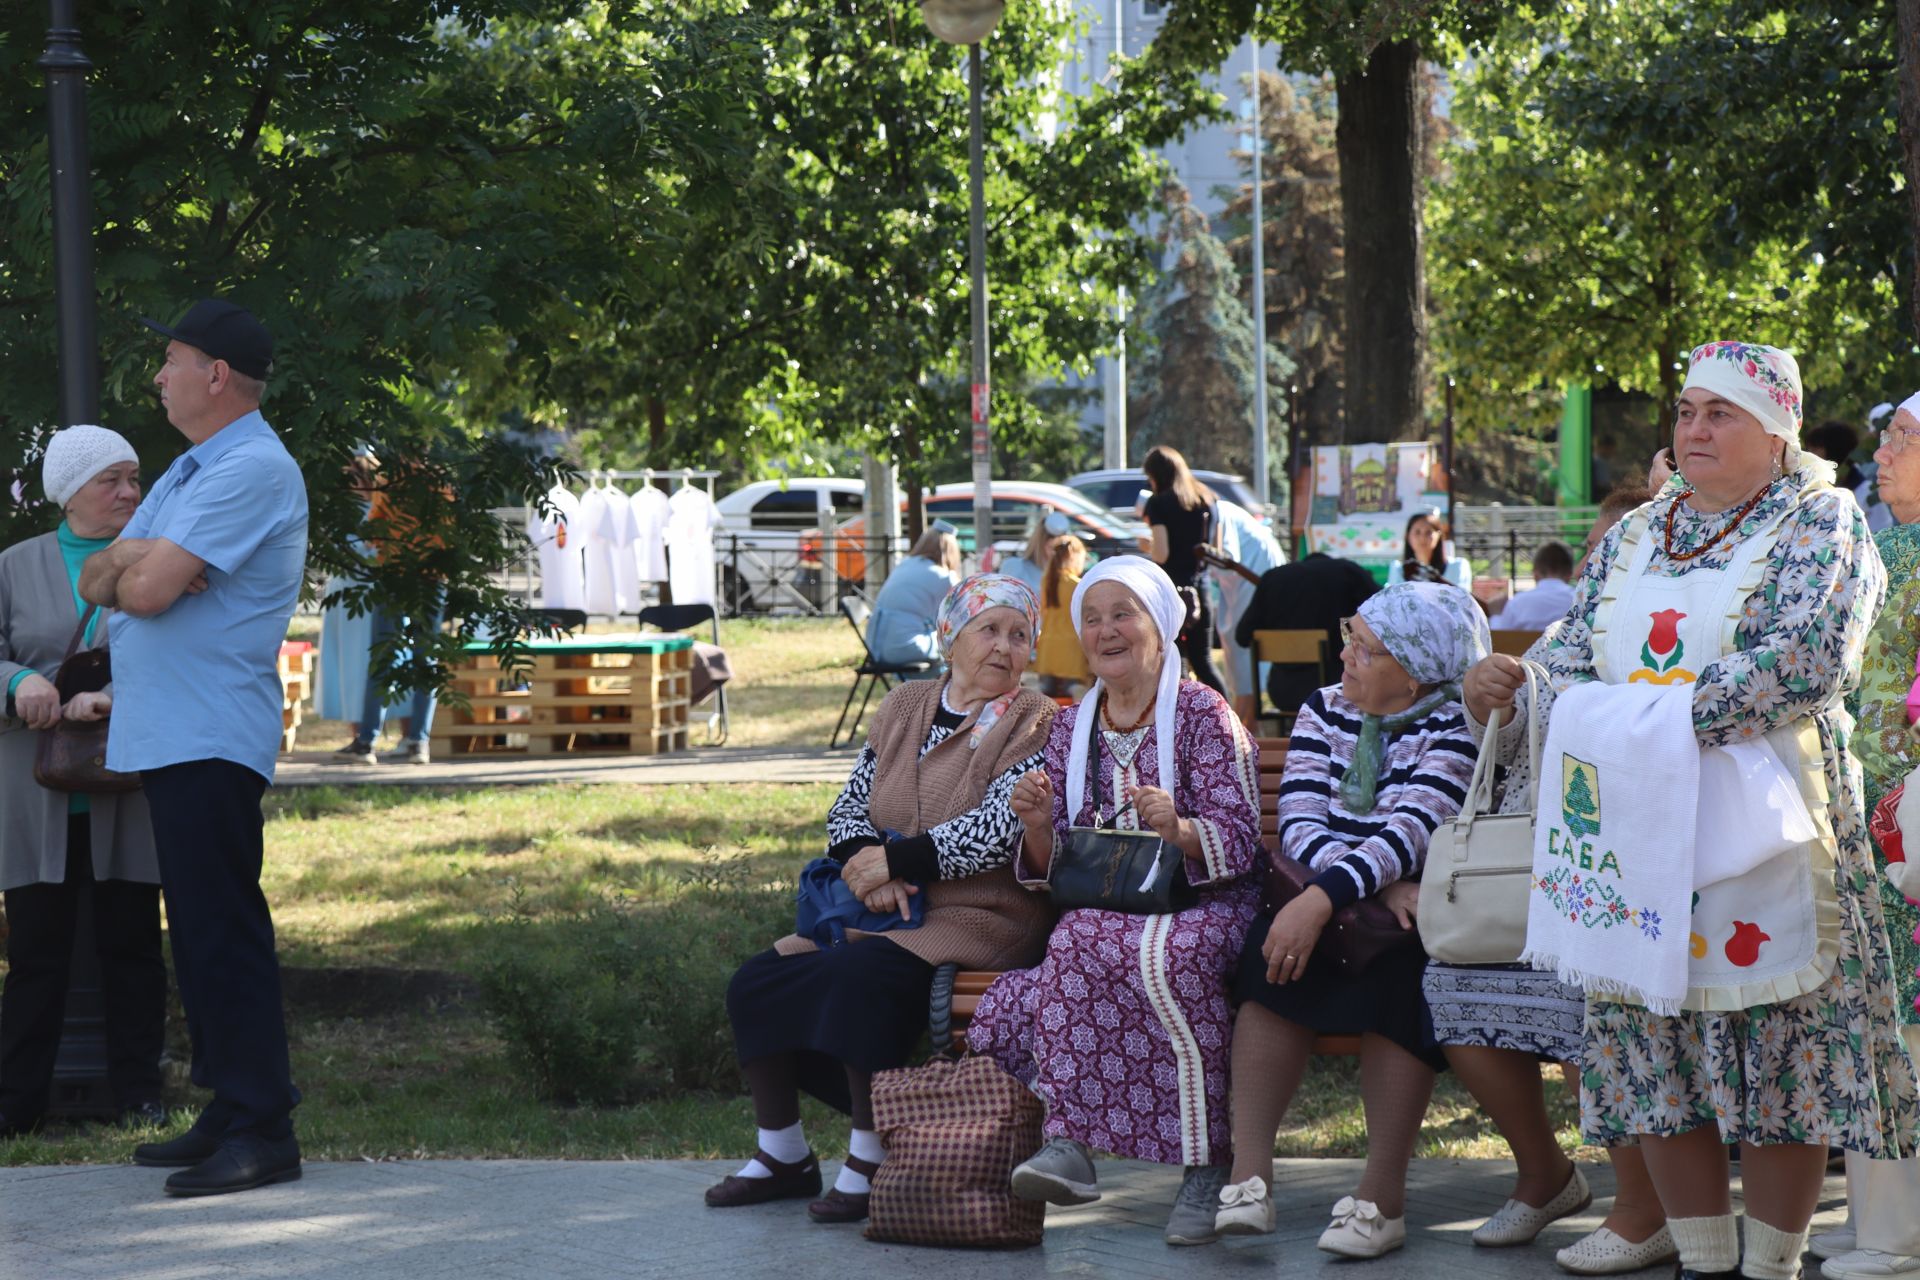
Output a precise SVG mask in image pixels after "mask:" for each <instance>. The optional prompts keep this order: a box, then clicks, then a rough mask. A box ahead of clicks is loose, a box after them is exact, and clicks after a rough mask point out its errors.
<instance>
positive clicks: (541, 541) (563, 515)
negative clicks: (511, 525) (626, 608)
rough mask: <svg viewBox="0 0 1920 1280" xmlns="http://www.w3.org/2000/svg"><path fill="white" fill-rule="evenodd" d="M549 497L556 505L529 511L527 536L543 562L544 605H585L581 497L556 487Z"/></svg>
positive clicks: (542, 600)
mask: <svg viewBox="0 0 1920 1280" xmlns="http://www.w3.org/2000/svg"><path fill="white" fill-rule="evenodd" d="M547 500H548V501H549V502H551V503H552V504H553V505H554V507H555V508H556V510H555V511H553V512H551V513H547V514H543V513H542V512H540V511H539V510H538V509H537V508H536V509H535V510H533V511H530V512H528V514H527V539H528V541H530V542H532V543H533V550H534V554H535V555H536V556H537V557H538V558H539V562H540V607H541V608H543V609H584V608H586V607H587V604H586V588H585V584H584V582H583V581H582V577H581V566H580V499H578V498H576V497H574V496H573V495H572V494H571V493H569V492H567V491H566V490H565V489H562V488H559V487H555V488H554V489H553V490H552V491H551V492H550V493H548V494H547Z"/></svg>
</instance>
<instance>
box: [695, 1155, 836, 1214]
mask: <svg viewBox="0 0 1920 1280" xmlns="http://www.w3.org/2000/svg"><path fill="white" fill-rule="evenodd" d="M753 1158H754V1159H755V1160H758V1161H759V1162H760V1163H761V1164H763V1165H765V1166H766V1167H767V1168H769V1169H771V1170H772V1171H773V1176H772V1177H768V1178H743V1177H741V1176H740V1175H739V1174H737V1173H736V1174H731V1175H729V1176H728V1177H726V1178H723V1179H721V1180H720V1182H719V1183H718V1184H717V1185H715V1186H711V1187H708V1188H707V1207H708V1208H710V1209H737V1208H739V1207H740V1206H741V1205H747V1204H766V1203H767V1202H768V1201H770V1200H798V1199H800V1198H801V1197H802V1196H817V1195H819V1194H820V1158H819V1157H818V1156H816V1155H814V1154H813V1152H811V1151H809V1152H807V1158H806V1159H805V1160H801V1161H798V1162H796V1163H794V1164H785V1163H782V1162H781V1161H779V1160H775V1159H774V1158H773V1157H772V1156H770V1155H768V1154H767V1153H766V1152H764V1151H756V1152H754V1153H753Z"/></svg>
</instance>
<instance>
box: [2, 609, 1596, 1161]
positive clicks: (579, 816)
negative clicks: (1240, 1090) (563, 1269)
mask: <svg viewBox="0 0 1920 1280" xmlns="http://www.w3.org/2000/svg"><path fill="white" fill-rule="evenodd" d="M727 639H728V645H729V649H730V651H731V652H732V653H733V655H734V661H735V668H736V671H737V672H738V679H737V681H736V684H735V686H734V702H733V710H734V741H735V742H736V743H757V744H774V743H824V742H825V740H826V735H827V731H828V730H829V729H830V728H831V727H832V724H833V719H834V717H835V716H836V715H837V714H838V712H839V705H840V701H841V699H843V698H844V697H845V690H846V687H847V683H848V681H849V680H850V675H849V668H848V664H849V661H850V659H851V655H852V649H853V637H852V635H851V633H850V632H849V631H848V629H847V628H846V626H845V625H844V623H838V622H834V623H826V622H805V621H797V622H786V621H770V622H743V623H736V624H729V626H728V631H727ZM302 745H303V746H306V745H308V744H307V741H306V734H305V731H304V730H303V742H302ZM849 763H851V757H849ZM835 791H836V788H835V787H833V786H830V785H811V786H795V785H773V784H768V785H754V786H677V787H636V786H585V785H580V786H542V787H524V788H497V789H485V790H482V789H471V790H455V789H409V788H398V787H393V788H389V787H350V788H301V789H291V788H289V789H284V790H277V791H273V792H271V793H269V796H268V800H267V814H268V821H267V871H266V878H265V879H266V889H267V893H268V896H269V899H270V900H271V901H272V903H273V906H274V915H275V919H276V922H277V924H278V927H279V935H280V951H281V957H282V960H283V963H284V965H285V967H286V973H287V1006H288V1020H289V1025H290V1030H291V1035H292V1047H293V1057H294V1073H295V1079H296V1081H297V1082H298V1083H299V1085H300V1087H301V1088H302V1090H304V1091H305V1095H306V1098H305V1102H304V1103H303V1104H302V1106H301V1107H300V1110H299V1112H298V1113H297V1119H298V1122H299V1126H300V1136H301V1142H302V1144H303V1146H304V1147H305V1149H306V1152H307V1154H308V1155H309V1156H311V1157H314V1158H318V1159H360V1158H366V1159H390V1158H406V1157H425V1156H442V1157H452V1156H463V1157H544V1158H603V1159H612V1158H620V1157H623V1156H624V1157H633V1158H658V1157H718V1156H728V1157H732V1156H741V1157H744V1156H746V1155H748V1154H750V1153H751V1152H752V1149H753V1127H752V1118H751V1114H750V1111H749V1109H748V1106H747V1103H746V1100H745V1098H744V1097H743V1096H740V1095H739V1094H738V1093H737V1092H734V1093H722V1094H715V1093H691V1094H688V1093H675V1092H672V1091H669V1090H662V1091H658V1092H656V1093H655V1094H652V1095H649V1096H644V1097H642V1098H641V1099H640V1100H639V1101H637V1102H634V1103H632V1104H631V1105H626V1106H606V1107H590V1106H582V1107H567V1106H560V1105H556V1104H553V1103H549V1102H545V1101H542V1100H541V1099H540V1098H539V1097H538V1096H536V1094H535V1092H534V1090H533V1089H532V1088H531V1087H530V1086H529V1085H528V1084H527V1083H526V1082H525V1081H524V1080H523V1078H522V1077H521V1076H520V1075H519V1074H517V1073H516V1071H515V1070H514V1065H513V1060H512V1058H511V1056H510V1054H509V1051H508V1046H507V1045H506V1044H505V1043H504V1042H503V1040H502V1038H501V1037H500V1035H499V1034H498V1033H497V1032H496V1030H495V1029H494V1026H493V1024H492V1023H491V1022H490V1020H489V1019H488V1017H487V1015H486V1011H485V1008H484V1006H483V1002H482V999H481V997H480V994H479V981H478V975H479V974H480V972H481V970H482V969H483V968H484V966H485V965H486V963H487V960H488V958H489V948H491V947H495V946H498V945H501V944H500V942H499V939H500V938H501V937H502V935H503V928H502V926H501V924H500V922H501V921H502V919H503V918H504V917H506V916H508V915H509V914H514V913H517V914H518V916H519V917H521V918H530V919H532V920H534V921H536V922H537V921H539V920H541V919H542V918H543V917H550V916H554V915H563V914H565V913H568V912H572V911H577V910H579V909H582V908H584V907H587V906H590V905H592V904H595V903H601V902H616V903H620V904H623V905H625V906H627V907H629V908H630V909H631V910H633V911H634V912H635V913H637V916H636V918H637V919H639V920H641V921H642V922H643V924H644V925H645V926H646V927H648V928H653V929H658V930H662V931H669V936H674V937H679V936H686V931H689V930H704V929H710V928H712V927H714V925H715V922H716V919H717V917H716V916H715V915H714V912H715V910H716V903H717V904H720V909H724V908H725V904H726V903H727V902H729V901H731V899H728V898H726V897H724V896H720V897H716V896H714V893H713V886H714V885H715V884H717V883H722V882H724V884H726V885H731V886H733V887H734V888H736V889H738V888H741V887H744V888H745V889H746V890H748V891H750V892H752V893H753V894H755V895H757V896H756V897H755V898H754V899H753V900H754V901H755V902H756V903H758V904H759V906H758V907H757V908H756V909H757V910H760V911H762V912H765V911H766V910H767V909H768V904H771V908H772V915H770V916H769V920H768V924H767V926H766V932H767V934H768V937H767V939H766V940H767V941H771V937H772V935H773V933H775V932H776V931H777V930H776V927H775V926H776V924H777V921H775V920H774V919H773V918H772V917H773V916H777V915H778V914H779V913H780V912H781V911H783V910H784V907H782V906H781V905H780V904H779V902H778V898H777V895H780V894H784V893H785V892H786V891H787V886H790V885H791V883H792V880H793V875H794V873H795V872H796V871H797V870H798V868H799V866H800V865H801V863H802V862H804V861H805V860H806V859H807V858H809V857H812V856H814V855H815V854H816V852H817V851H818V850H819V848H820V846H821V844H822V839H823V837H822V824H823V820H824V816H825V813H826V808H827V805H828V804H829V803H830V801H831V800H832V798H833V796H834V794H835ZM755 928H756V929H757V928H758V926H757V925H756V926H755ZM671 931H680V932H678V933H673V932H671ZM543 937H544V941H545V942H546V943H549V944H551V943H554V942H556V941H558V940H556V939H554V938H553V937H551V936H550V935H543ZM751 949H752V947H751V946H749V947H748V948H747V950H751ZM711 977H712V979H713V981H714V982H718V981H720V976H719V975H711ZM708 998H710V999H714V1000H717V996H712V997H708ZM175 1013H176V1017H175V1019H174V1023H173V1028H172V1031H173V1036H172V1042H173V1046H174V1054H175V1056H176V1057H178V1058H180V1059H182V1060H184V1058H185V1056H186V1046H185V1033H184V1029H183V1028H182V1027H181V1025H180V1024H179V1020H178V1017H177V1013H178V1010H177V1009H176V1010H175ZM703 1043H704V1042H703ZM711 1053H712V1054H714V1055H718V1056H719V1059H720V1060H721V1061H722V1062H723V1063H724V1060H725V1056H726V1054H727V1047H726V1045H725V1044H724V1043H718V1044H714V1045H713V1046H711ZM175 1074H176V1078H175V1079H174V1081H173V1083H172V1084H171V1085H170V1101H172V1102H175V1103H178V1104H180V1105H182V1106H189V1105H194V1104H196V1102H197V1099H196V1096H195V1094H194V1092H193V1091H192V1090H191V1089H190V1088H188V1087H187V1086H186V1084H185V1081H184V1078H183V1073H182V1072H181V1071H179V1070H178V1069H176V1073H175ZM1549 1096H1550V1098H1551V1099H1552V1101H1553V1105H1554V1107H1555V1114H1556V1119H1557V1120H1558V1122H1559V1123H1560V1125H1561V1132H1562V1138H1563V1142H1564V1143H1565V1145H1567V1146H1568V1147H1569V1148H1570V1149H1571V1147H1572V1146H1573V1145H1574V1142H1575V1137H1574V1134H1573V1131H1572V1119H1573V1117H1572V1107H1571V1105H1570V1104H1569V1101H1568V1099H1567V1098H1566V1096H1565V1095H1564V1092H1563V1091H1562V1090H1561V1088H1560V1085H1559V1082H1558V1080H1557V1078H1555V1079H1554V1080H1552V1081H1551V1083H1550V1093H1549ZM805 1116H806V1120H807V1123H808V1126H809V1129H810V1130H811V1131H812V1133H813V1134H814V1136H815V1141H816V1144H817V1145H818V1147H819V1148H820V1150H821V1151H822V1153H823V1154H828V1153H837V1152H838V1151H839V1150H842V1149H843V1144H844V1141H845V1128H844V1121H842V1120H841V1119H840V1118H839V1117H837V1116H834V1115H832V1114H831V1113H829V1112H827V1111H826V1110H825V1109H824V1108H821V1107H819V1106H817V1105H815V1104H812V1103H808V1104H807V1110H806V1112H805ZM184 1124H185V1121H184V1120H181V1121H179V1122H177V1125H176V1128H178V1127H183V1126H184ZM141 1136H151V1135H141ZM133 1138H134V1135H127V1134H123V1133H120V1132H117V1131H114V1130H111V1129H107V1128H102V1127H96V1126H82V1127H62V1126H55V1127H53V1128H51V1129H49V1130H48V1131H45V1132H43V1133H41V1134H38V1135H35V1136H33V1137H29V1138H24V1139H16V1140H11V1141H0V1164H9V1165H20V1164H47V1163H59V1162H83V1161H84V1162H94V1161H117V1160H123V1159H125V1158H126V1155H127V1152H128V1149H129V1146H130V1143H131V1141H132V1140H133ZM1365 1144H1366V1129H1365V1122H1364V1118H1363V1117H1362V1114H1361V1108H1360V1104H1359V1083H1358V1070H1357V1065H1356V1064H1355V1063H1354V1062H1352V1061H1347V1060H1328V1061H1321V1062H1319V1063H1317V1064H1316V1066H1315V1068H1314V1070H1313V1071H1312V1072H1311V1074H1310V1075H1309V1076H1308V1079H1307V1082H1306V1085H1305V1087H1304V1088H1303V1090H1302V1093H1301V1096H1300V1097H1299V1099H1298V1100H1297V1102H1296V1103H1295V1106H1294V1111H1293V1114H1292V1115H1291V1116H1290V1117H1289V1118H1288V1123H1287V1126H1286V1127H1285V1128H1284V1129H1283V1130H1282V1131H1281V1134H1280V1140H1279V1145H1278V1150H1279V1152H1280V1154H1283V1155H1358V1154H1361V1153H1362V1152H1364V1150H1365ZM1421 1153H1422V1154H1423V1155H1464V1156H1497V1155H1504V1154H1505V1147H1504V1145H1503V1144H1501V1143H1500V1142H1499V1140H1498V1139H1497V1137H1495V1136H1493V1135H1492V1133H1491V1130H1490V1126H1489V1125H1488V1124H1487V1122H1486V1119H1485V1117H1484V1115H1483V1114H1482V1113H1481V1112H1480V1110H1479V1109H1478V1108H1477V1107H1476V1106H1475V1104H1474V1103H1473V1101H1472V1100H1471V1099H1470V1098H1468V1097H1467V1096H1466V1095H1465V1093H1464V1091H1462V1090H1460V1089H1459V1088H1458V1086H1457V1085H1456V1084H1455V1083H1454V1082H1453V1081H1452V1080H1451V1078H1450V1077H1443V1078H1442V1081H1441V1086H1440V1089H1439V1092H1438V1094H1437V1095H1436V1098H1435V1102H1434V1106H1433V1109H1432V1111H1431V1112H1430V1113H1429V1116H1428V1123H1427V1128H1426V1131H1425V1134H1424V1137H1423V1145H1422V1151H1421Z"/></svg>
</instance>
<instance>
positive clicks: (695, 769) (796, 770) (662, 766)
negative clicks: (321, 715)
mask: <svg viewBox="0 0 1920 1280" xmlns="http://www.w3.org/2000/svg"><path fill="white" fill-rule="evenodd" d="M854 759H855V753H854V752H853V751H850V750H846V751H829V750H828V749H827V748H825V747H696V748H694V749H693V750H691V751H678V752H675V753H673V754H672V755H665V756H625V755H622V756H613V755H579V756H567V755H558V756H451V757H448V758H446V759H444V760H435V761H434V762H433V763H432V764H424V765H411V764H378V765H354V764H339V763H336V760H335V757H334V756H333V755H332V753H331V752H324V751H295V752H293V753H292V754H290V755H284V756H281V757H280V762H279V764H278V765H277V766H275V768H274V779H273V781H274V785H275V786H278V787H365V786H383V787H531V786H539V785H542V784H546V783H556V782H619V783H627V784H630V785H632V784H638V785H645V786H671V785H674V784H676V783H678V784H686V783H703V784H712V783H732V782H845V781H846V780H847V775H848V774H849V773H851V772H852V771H853V762H854Z"/></svg>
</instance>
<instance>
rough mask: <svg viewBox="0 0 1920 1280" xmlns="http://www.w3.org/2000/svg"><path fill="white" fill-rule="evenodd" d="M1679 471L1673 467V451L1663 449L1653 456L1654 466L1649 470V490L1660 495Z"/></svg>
mask: <svg viewBox="0 0 1920 1280" xmlns="http://www.w3.org/2000/svg"><path fill="white" fill-rule="evenodd" d="M1677 470H1679V468H1678V467H1676V466H1674V465H1673V450H1671V449H1662V450H1661V451H1660V452H1658V453H1656V454H1654V455H1653V465H1652V466H1650V467H1648V468H1647V488H1649V489H1651V490H1653V492H1655V493H1658V492H1660V490H1661V489H1662V488H1663V487H1664V486H1665V485H1666V483H1667V481H1669V480H1671V479H1673V473H1674V472H1675V471H1677Z"/></svg>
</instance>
